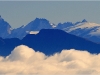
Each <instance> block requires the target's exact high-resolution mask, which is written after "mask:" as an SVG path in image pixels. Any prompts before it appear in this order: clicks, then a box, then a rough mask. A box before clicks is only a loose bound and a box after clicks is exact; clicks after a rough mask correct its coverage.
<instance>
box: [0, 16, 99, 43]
mask: <svg viewBox="0 0 100 75" xmlns="http://www.w3.org/2000/svg"><path fill="white" fill-rule="evenodd" d="M41 29H60V30H63V31H65V32H67V33H69V34H73V35H76V36H79V37H82V38H85V39H88V40H90V41H93V42H96V43H100V24H96V23H91V22H88V21H86V20H85V19H83V20H82V21H79V22H76V23H72V22H65V23H58V24H57V25H55V24H54V23H50V22H49V21H48V20H47V19H44V18H36V19H35V20H33V21H31V22H29V23H28V24H27V25H22V26H21V27H19V28H15V29H13V28H12V27H11V26H10V24H9V23H7V22H6V21H5V20H4V19H3V18H2V17H1V16H0V37H2V38H3V39H4V38H19V39H23V38H24V37H25V36H26V35H27V34H30V33H31V32H37V31H40V30H41Z"/></svg>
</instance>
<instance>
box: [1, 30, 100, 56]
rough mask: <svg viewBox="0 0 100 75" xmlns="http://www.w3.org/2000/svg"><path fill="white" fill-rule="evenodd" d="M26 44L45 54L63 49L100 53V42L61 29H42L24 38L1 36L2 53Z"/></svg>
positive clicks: (6, 54)
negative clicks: (3, 37) (4, 37)
mask: <svg viewBox="0 0 100 75" xmlns="http://www.w3.org/2000/svg"><path fill="white" fill-rule="evenodd" d="M19 45H26V46H28V47H30V48H33V49H34V50H35V51H40V52H43V53H44V54H45V55H53V54H54V53H57V52H61V51H62V50H63V49H77V50H82V51H84V50H85V51H88V52H90V53H97V54H98V53H100V44H96V43H94V42H91V41H89V40H87V39H83V38H81V37H77V36H75V35H72V34H69V33H66V32H65V31H63V30H59V29H42V30H40V32H39V33H38V34H28V35H26V36H25V37H24V38H23V39H21V40H20V39H18V38H9V39H2V38H0V55H1V56H8V55H9V54H11V51H12V50H13V49H14V48H15V47H17V46H19Z"/></svg>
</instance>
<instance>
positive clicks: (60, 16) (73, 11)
mask: <svg viewBox="0 0 100 75" xmlns="http://www.w3.org/2000/svg"><path fill="white" fill-rule="evenodd" d="M0 15H1V16H2V17H3V18H4V19H5V20H6V21H7V22H8V23H9V24H10V25H11V26H12V27H13V28H16V27H19V26H21V25H27V24H28V23H29V22H30V21H32V20H34V19H35V18H36V17H38V18H46V19H48V20H49V21H50V22H51V23H55V24H58V23H59V22H61V23H63V22H68V21H70V22H73V23H74V22H76V21H81V20H83V19H86V20H87V21H90V22H95V23H100V1H0Z"/></svg>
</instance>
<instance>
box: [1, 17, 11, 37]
mask: <svg viewBox="0 0 100 75" xmlns="http://www.w3.org/2000/svg"><path fill="white" fill-rule="evenodd" d="M9 34H11V26H10V25H9V23H7V22H6V21H5V20H4V19H3V18H2V17H1V16H0V37H2V38H6V37H8V35H9Z"/></svg>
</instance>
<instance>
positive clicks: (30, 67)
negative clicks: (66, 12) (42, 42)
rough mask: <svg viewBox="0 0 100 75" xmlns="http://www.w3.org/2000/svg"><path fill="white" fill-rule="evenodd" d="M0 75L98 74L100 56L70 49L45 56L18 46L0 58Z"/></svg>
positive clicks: (99, 70) (99, 72)
mask: <svg viewBox="0 0 100 75" xmlns="http://www.w3.org/2000/svg"><path fill="white" fill-rule="evenodd" d="M0 74H5V75H6V74H7V75H8V74H9V75H11V74H12V75H16V74H32V75H37V74H40V75H48V74H50V75H58V74H60V75H61V74H62V75H66V74H71V75H76V74H79V75H80V74H93V75H94V74H100V54H90V53H89V52H87V51H79V50H74V49H70V50H62V52H61V53H55V54H54V55H51V56H46V55H45V54H44V53H42V52H35V50H33V49H31V48H29V47H27V46H25V45H20V46H18V47H16V48H15V49H14V50H13V51H12V52H11V54H10V55H9V56H7V57H5V58H4V57H2V56H0Z"/></svg>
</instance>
